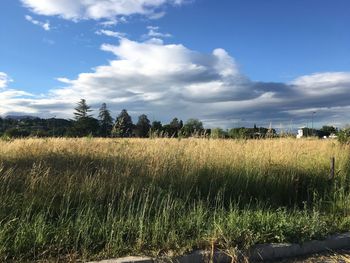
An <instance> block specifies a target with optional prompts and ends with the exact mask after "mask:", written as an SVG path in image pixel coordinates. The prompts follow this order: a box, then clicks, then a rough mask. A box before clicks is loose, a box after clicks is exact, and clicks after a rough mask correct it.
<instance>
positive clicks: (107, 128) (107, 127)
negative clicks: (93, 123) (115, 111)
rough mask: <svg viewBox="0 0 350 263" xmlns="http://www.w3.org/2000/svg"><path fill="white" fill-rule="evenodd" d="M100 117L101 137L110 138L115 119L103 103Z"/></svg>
mask: <svg viewBox="0 0 350 263" xmlns="http://www.w3.org/2000/svg"><path fill="white" fill-rule="evenodd" d="M98 117H99V121H100V135H101V136H103V137H108V136H109V135H111V132H112V128H113V118H112V116H111V113H110V111H109V110H108V109H107V104H106V103H102V105H101V108H100V112H99V114H98Z"/></svg>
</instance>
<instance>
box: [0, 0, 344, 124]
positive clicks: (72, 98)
mask: <svg viewBox="0 0 350 263" xmlns="http://www.w3.org/2000/svg"><path fill="white" fill-rule="evenodd" d="M349 11H350V1H348V0H265V1H261V0H220V1H214V0H127V1H125V0H1V3H0V115H1V116H6V115H13V114H15V115H22V114H26V115H34V116H40V117H53V116H56V117H63V118H72V117H73V109H74V107H75V105H76V103H77V102H78V101H79V100H80V99H82V98H84V99H86V100H87V102H88V104H89V105H91V106H92V108H93V109H94V112H95V114H96V115H97V114H98V109H99V107H100V105H101V104H102V103H103V102H105V103H107V106H108V107H109V109H110V110H111V111H112V113H113V116H116V115H117V114H118V113H119V112H120V111H121V110H122V109H124V108H125V109H127V110H128V112H129V113H130V114H131V115H132V117H133V119H134V121H136V120H137V116H138V115H141V114H143V113H145V114H147V115H148V117H149V118H150V119H151V120H152V121H153V120H161V121H162V122H164V123H166V122H169V121H170V120H171V119H172V118H174V117H178V118H181V119H183V120H187V119H189V118H198V119H200V120H202V121H203V122H204V124H205V126H207V127H217V126H219V127H223V128H229V127H238V126H251V125H253V124H257V125H258V126H269V125H270V124H271V125H272V126H273V127H289V128H290V127H298V126H311V122H314V125H315V127H317V126H321V125H324V124H327V125H335V126H337V127H342V126H344V125H346V124H348V123H350V31H349V28H350V16H349V15H348V14H349Z"/></svg>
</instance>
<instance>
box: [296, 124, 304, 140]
mask: <svg viewBox="0 0 350 263" xmlns="http://www.w3.org/2000/svg"><path fill="white" fill-rule="evenodd" d="M304 128H305V127H300V128H299V129H298V134H297V139H300V138H302V137H304V130H303V129H304Z"/></svg>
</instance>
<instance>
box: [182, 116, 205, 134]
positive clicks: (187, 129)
mask: <svg viewBox="0 0 350 263" xmlns="http://www.w3.org/2000/svg"><path fill="white" fill-rule="evenodd" d="M203 130H204V128H203V123H202V122H201V121H200V120H198V119H189V120H187V121H186V123H185V125H184V126H183V128H182V133H183V134H184V135H185V136H187V137H188V136H192V135H194V134H199V133H201V132H202V131H203Z"/></svg>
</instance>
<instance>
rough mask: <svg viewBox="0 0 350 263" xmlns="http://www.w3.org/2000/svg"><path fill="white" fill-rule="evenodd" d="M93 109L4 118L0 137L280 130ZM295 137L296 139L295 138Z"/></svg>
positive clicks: (230, 134) (258, 134) (259, 134)
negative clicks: (61, 115) (62, 116)
mask: <svg viewBox="0 0 350 263" xmlns="http://www.w3.org/2000/svg"><path fill="white" fill-rule="evenodd" d="M91 113H92V110H91V107H90V106H89V105H88V104H87V102H86V100H85V99H81V100H80V101H79V102H78V103H77V106H76V107H75V109H74V119H70V120H67V119H60V118H48V119H42V118H35V117H29V116H27V117H22V118H15V117H12V118H11V117H10V118H0V136H5V137H11V138H13V137H14V138H18V137H29V136H32V137H86V136H92V137H119V138H131V137H139V138H149V137H168V138H170V137H171V138H178V137H183V138H187V137H206V138H208V137H211V138H233V139H237V138H244V139H249V138H266V137H276V136H277V134H276V130H275V129H272V128H265V127H257V126H256V125H254V127H253V128H246V127H240V128H232V129H228V130H223V129H221V128H214V129H205V128H204V127H203V123H202V122H201V121H200V120H198V119H189V120H187V121H186V122H185V123H184V122H183V121H182V120H181V119H178V118H176V117H175V118H173V119H172V121H171V122H170V123H168V124H162V123H161V122H160V121H153V122H151V121H150V120H149V119H148V117H147V115H145V114H141V115H140V116H138V120H137V122H136V123H133V121H132V118H131V116H130V115H129V113H128V112H127V110H125V109H123V110H122V111H121V112H120V113H119V114H118V115H117V116H116V118H115V119H114V118H113V117H112V114H111V112H110V110H109V109H108V107H107V105H106V103H103V104H102V105H101V107H100V109H99V112H98V118H94V117H93V115H92V114H91ZM334 132H336V130H335V128H334V127H331V126H324V127H323V128H322V129H321V130H312V131H308V132H304V134H310V135H318V136H327V135H329V134H330V133H334ZM293 136H294V135H293Z"/></svg>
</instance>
